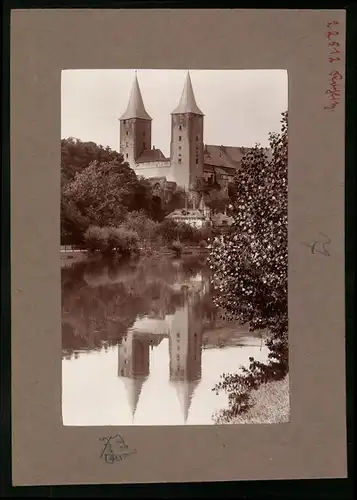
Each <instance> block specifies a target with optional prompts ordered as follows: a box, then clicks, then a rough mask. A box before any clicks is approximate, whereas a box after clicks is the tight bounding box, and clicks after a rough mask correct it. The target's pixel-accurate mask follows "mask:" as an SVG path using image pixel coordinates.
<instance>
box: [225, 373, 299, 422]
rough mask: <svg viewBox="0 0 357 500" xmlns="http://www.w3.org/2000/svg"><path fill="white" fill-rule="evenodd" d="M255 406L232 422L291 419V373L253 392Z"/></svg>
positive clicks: (282, 420) (287, 420)
mask: <svg viewBox="0 0 357 500" xmlns="http://www.w3.org/2000/svg"><path fill="white" fill-rule="evenodd" d="M251 398H252V403H253V406H252V407H251V408H250V409H249V410H248V411H247V412H246V413H244V414H242V415H238V416H237V417H235V418H234V419H233V420H232V422H231V423H232V424H281V423H287V422H289V421H290V390H289V374H287V375H286V377H285V378H284V379H282V380H279V381H276V382H275V381H273V382H268V383H266V384H263V385H261V386H260V387H259V388H258V389H255V390H253V391H252V393H251Z"/></svg>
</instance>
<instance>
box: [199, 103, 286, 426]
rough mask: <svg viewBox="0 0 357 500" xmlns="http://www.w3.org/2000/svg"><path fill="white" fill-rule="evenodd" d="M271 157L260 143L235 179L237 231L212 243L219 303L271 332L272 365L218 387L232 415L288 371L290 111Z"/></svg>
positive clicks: (273, 139) (257, 366) (253, 367)
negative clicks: (261, 386)
mask: <svg viewBox="0 0 357 500" xmlns="http://www.w3.org/2000/svg"><path fill="white" fill-rule="evenodd" d="M269 139H270V146H271V151H272V156H271V158H270V157H269V156H268V153H267V151H266V150H264V149H263V148H261V147H259V146H258V145H257V146H256V147H255V148H253V149H252V150H251V151H250V152H249V153H247V155H246V156H245V157H244V158H243V159H242V168H241V169H240V170H239V171H238V172H237V174H236V177H235V191H236V192H235V198H234V200H232V201H233V216H234V225H233V230H232V231H230V233H229V234H227V235H226V236H223V237H222V238H221V239H217V240H216V241H215V242H214V243H213V244H212V245H211V246H210V256H209V259H208V260H209V264H210V268H211V269H212V272H213V278H212V282H213V285H214V288H215V291H216V296H215V303H216V305H217V306H219V307H223V308H224V310H225V311H226V313H227V315H228V316H229V317H231V318H232V319H234V320H238V321H239V322H240V323H242V324H246V323H249V325H250V329H251V330H252V331H253V330H263V329H264V330H266V331H267V332H268V333H269V340H268V341H267V346H268V348H269V350H270V354H269V362H268V363H267V364H264V363H259V362H256V361H255V360H254V359H253V358H252V359H251V360H250V361H251V363H250V366H249V368H248V369H242V372H241V373H240V374H233V375H231V374H224V376H223V381H221V382H220V383H219V384H217V386H216V387H215V388H214V390H216V391H218V390H225V391H227V392H229V409H228V410H226V412H227V414H226V417H227V418H230V417H232V416H234V415H236V414H237V413H238V412H242V411H246V410H247V409H248V407H249V391H250V390H251V389H252V388H256V386H257V385H259V384H261V383H265V382H267V381H268V380H271V379H279V378H281V377H283V376H284V375H285V374H286V373H287V371H288V341H287V335H288V312H287V258H288V248H287V201H288V192H287V160H288V155H287V145H288V143H287V141H288V131H287V113H283V115H282V128H281V133H280V134H270V138H269Z"/></svg>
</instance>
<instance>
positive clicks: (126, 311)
mask: <svg viewBox="0 0 357 500" xmlns="http://www.w3.org/2000/svg"><path fill="white" fill-rule="evenodd" d="M61 86H62V95H61V138H59V140H60V139H61V248H60V263H61V287H62V290H61V293H62V299H61V310H62V417H63V424H64V425H68V426H104V425H105V426H107V425H124V426H126V425H146V426H147V425H220V424H274V423H282V422H288V421H289V420H290V393H289V341H288V338H289V336H288V331H289V324H288V74H287V71H285V70H196V69H187V70H156V69H155V70H147V69H135V68H132V69H111V70H63V71H62V81H61Z"/></svg>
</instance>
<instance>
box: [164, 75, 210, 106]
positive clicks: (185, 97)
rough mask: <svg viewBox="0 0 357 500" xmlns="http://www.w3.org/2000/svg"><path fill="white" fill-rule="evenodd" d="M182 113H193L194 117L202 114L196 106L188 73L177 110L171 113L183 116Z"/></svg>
mask: <svg viewBox="0 0 357 500" xmlns="http://www.w3.org/2000/svg"><path fill="white" fill-rule="evenodd" d="M184 113H194V114H195V115H202V116H203V113H202V111H201V110H200V108H199V107H198V106H197V103H196V99H195V94H194V92H193V87H192V82H191V77H190V72H189V71H188V72H187V76H186V81H185V85H184V88H183V91H182V94H181V99H180V102H179V104H178V106H177V108H175V109H174V111H173V112H172V113H171V114H173V115H178V114H184Z"/></svg>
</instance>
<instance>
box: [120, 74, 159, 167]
mask: <svg viewBox="0 0 357 500" xmlns="http://www.w3.org/2000/svg"><path fill="white" fill-rule="evenodd" d="M119 121H120V153H122V155H123V156H124V161H127V162H128V163H129V165H130V167H131V168H135V165H136V159H137V158H138V157H139V156H140V155H141V154H142V153H143V151H145V150H150V149H151V122H152V119H151V117H150V115H149V114H148V113H147V111H146V109H145V106H144V102H143V98H142V95H141V90H140V87H139V82H138V77H137V75H136V73H135V77H134V82H133V86H132V89H131V93H130V98H129V103H128V107H127V109H126V111H125V113H124V114H123V115H122V116H121V117H120V118H119Z"/></svg>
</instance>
